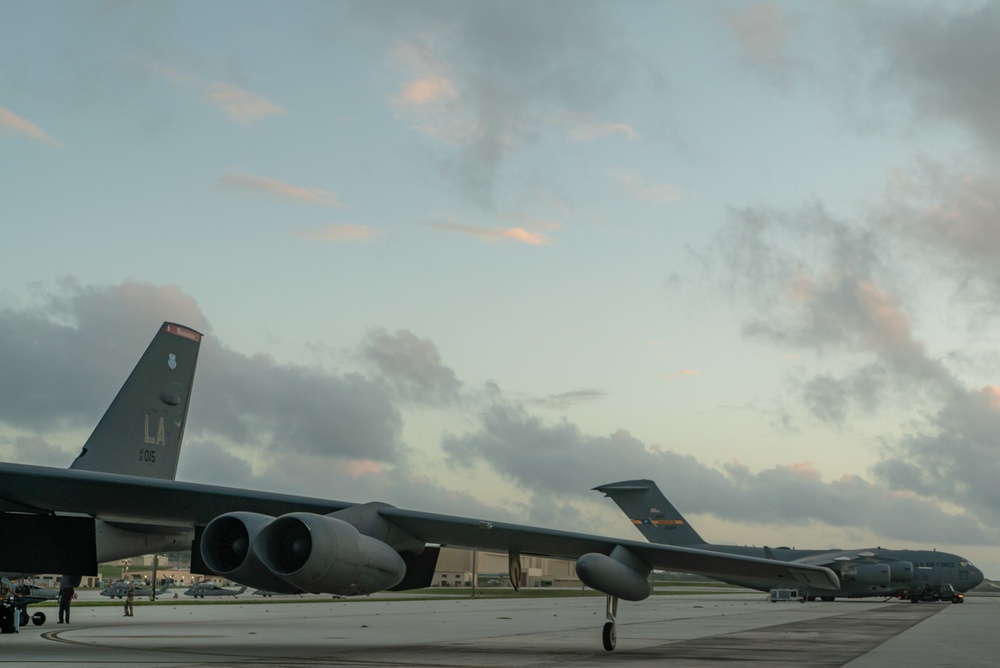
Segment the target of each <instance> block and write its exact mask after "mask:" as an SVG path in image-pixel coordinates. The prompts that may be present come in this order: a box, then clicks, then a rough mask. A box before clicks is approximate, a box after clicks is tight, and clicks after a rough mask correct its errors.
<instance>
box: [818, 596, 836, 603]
mask: <svg viewBox="0 0 1000 668" xmlns="http://www.w3.org/2000/svg"><path fill="white" fill-rule="evenodd" d="M834 598H835V597H833V596H820V597H819V600H821V601H826V602H827V603H829V602H830V601H832V600H834Z"/></svg>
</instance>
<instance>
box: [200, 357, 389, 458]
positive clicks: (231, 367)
mask: <svg viewBox="0 0 1000 668" xmlns="http://www.w3.org/2000/svg"><path fill="white" fill-rule="evenodd" d="M198 364H199V369H198V375H197V377H196V379H195V390H194V394H193V398H192V408H191V414H190V418H189V422H192V423H195V424H197V425H199V426H200V429H201V430H202V431H203V433H205V434H206V435H212V436H214V437H216V438H223V439H226V440H228V441H230V442H232V443H238V444H239V445H240V447H241V448H247V449H249V450H255V451H258V452H261V453H268V454H273V455H275V456H280V454H281V452H282V451H284V450H290V451H294V452H300V453H311V454H314V455H319V456H324V457H334V458H341V457H347V458H365V459H372V460H376V461H390V460H394V459H396V458H397V457H398V456H399V455H400V453H401V451H402V450H403V445H402V442H401V440H400V432H401V430H402V417H401V416H400V414H399V411H398V410H397V409H396V408H395V406H393V404H392V402H391V400H390V397H389V396H388V395H387V393H386V391H385V389H384V387H383V386H382V384H381V383H379V382H378V381H376V380H372V379H368V378H366V377H364V376H361V375H360V374H352V373H347V374H342V375H337V374H334V373H325V372H319V371H316V370H313V369H311V368H308V367H304V366H299V365H282V364H278V363H277V362H275V361H274V360H273V359H271V358H270V357H268V356H266V355H253V356H248V355H244V354H242V353H238V352H236V351H233V350H229V349H227V348H225V347H224V346H222V345H221V343H219V342H217V341H213V340H212V339H210V338H208V339H206V340H205V341H204V342H203V343H202V352H201V354H200V356H199V361H198Z"/></svg>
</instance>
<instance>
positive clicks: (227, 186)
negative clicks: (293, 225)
mask: <svg viewBox="0 0 1000 668" xmlns="http://www.w3.org/2000/svg"><path fill="white" fill-rule="evenodd" d="M216 187H217V188H219V189H220V190H238V191H242V192H247V193H252V194H258V195H273V196H275V197H283V198H286V199H294V200H299V201H301V202H311V203H313V204H322V205H323V206H336V207H339V206H343V205H342V204H341V203H340V202H339V201H337V196H336V195H335V194H333V193H331V192H327V191H326V190H318V189H316V188H302V187H299V186H293V185H291V184H289V183H282V182H281V181H275V180H274V179H267V178H264V177H262V176H253V175H250V174H226V175H225V176H223V177H222V178H221V179H219V180H218V182H217V183H216Z"/></svg>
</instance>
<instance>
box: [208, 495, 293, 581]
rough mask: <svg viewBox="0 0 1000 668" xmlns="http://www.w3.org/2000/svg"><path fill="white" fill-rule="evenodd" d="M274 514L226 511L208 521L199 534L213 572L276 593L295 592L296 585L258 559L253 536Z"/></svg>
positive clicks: (271, 519)
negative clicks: (273, 571)
mask: <svg viewBox="0 0 1000 668" xmlns="http://www.w3.org/2000/svg"><path fill="white" fill-rule="evenodd" d="M272 521H274V518H273V517H271V516H269V515H261V514H259V513H246V512H236V513H226V514H225V515H220V516H219V517H216V518H215V519H214V520H212V521H211V522H209V524H208V526H207V527H205V531H204V532H203V533H202V535H201V558H202V560H203V561H204V562H205V565H206V566H208V567H209V569H211V571H212V572H213V573H215V574H216V575H221V576H223V577H225V578H228V579H229V580H232V581H234V582H239V583H240V584H245V585H248V586H250V587H256V588H258V589H264V590H266V591H273V592H276V593H279V594H297V593H299V592H300V591H301V589H299V588H298V587H296V586H294V585H291V584H289V583H288V582H287V581H286V580H284V579H282V578H280V577H278V576H277V575H275V574H274V573H272V572H271V571H270V570H268V568H267V567H266V566H264V564H262V563H261V562H260V559H259V558H258V556H257V553H256V551H255V550H254V545H253V540H254V538H255V537H256V536H257V534H258V533H259V532H260V530H261V529H263V528H264V527H265V526H267V525H268V524H269V523H271V522H272Z"/></svg>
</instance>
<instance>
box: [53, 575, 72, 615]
mask: <svg viewBox="0 0 1000 668" xmlns="http://www.w3.org/2000/svg"><path fill="white" fill-rule="evenodd" d="M60 584H61V585H62V586H61V587H59V621H58V622H57V623H58V624H62V623H63V615H64V613H65V619H66V623H67V624H69V604H70V601H72V600H73V595H74V594H75V593H76V591H75V590H74V589H73V583H72V582H70V580H69V578H68V577H64V578H63V579H62V582H61V583H60Z"/></svg>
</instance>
